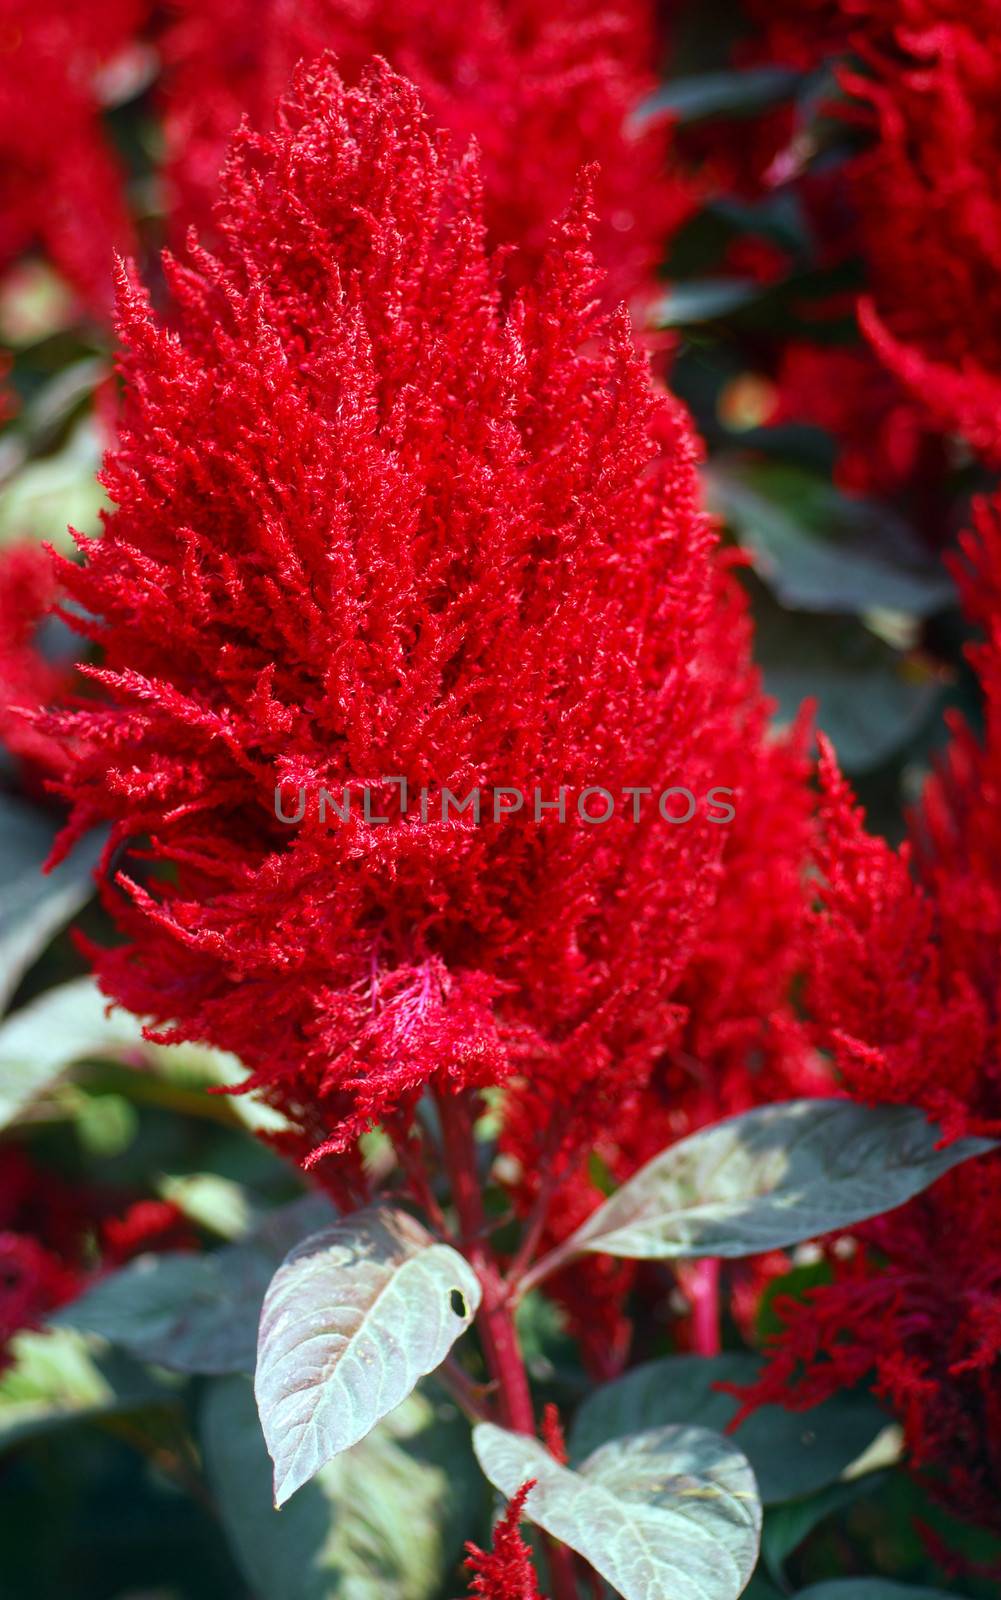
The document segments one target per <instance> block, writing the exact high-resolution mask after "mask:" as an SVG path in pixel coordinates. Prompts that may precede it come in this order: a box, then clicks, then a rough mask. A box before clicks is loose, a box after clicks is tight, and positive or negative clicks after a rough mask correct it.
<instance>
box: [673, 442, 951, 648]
mask: <svg viewBox="0 0 1001 1600" xmlns="http://www.w3.org/2000/svg"><path fill="white" fill-rule="evenodd" d="M704 481H705V484H706V489H707V492H708V496H709V501H710V504H711V506H712V508H713V509H714V510H715V511H716V512H717V513H718V514H720V515H721V516H723V517H724V518H725V519H726V521H727V523H728V524H729V525H730V527H731V528H733V529H734V531H735V532H736V533H737V534H738V535H739V537H740V541H741V543H742V544H743V545H744V546H745V547H746V548H747V549H748V550H749V551H750V552H751V555H752V557H753V559H754V565H755V570H756V571H757V573H758V576H759V577H760V578H762V579H763V580H764V582H765V583H767V584H768V586H769V588H770V589H771V590H772V592H773V594H774V595H775V596H776V598H777V599H778V600H779V601H780V602H781V603H782V604H783V605H785V606H789V607H791V608H792V609H794V610H800V611H822V612H828V613H831V612H847V613H850V614H851V615H856V614H860V613H864V612H867V611H873V610H875V609H876V608H881V609H884V610H887V611H900V612H904V613H906V614H907V615H909V616H914V617H926V616H929V615H930V614H931V613H932V612H935V611H939V610H941V609H942V608H943V607H944V606H947V605H949V604H950V603H952V602H954V600H955V586H954V584H953V583H952V582H951V580H950V578H949V576H948V574H947V573H946V572H945V571H944V570H943V568H942V566H941V563H939V562H935V561H932V560H931V559H930V557H929V555H928V552H927V550H926V549H925V548H924V547H923V546H922V545H920V544H919V543H918V541H917V540H916V539H915V537H914V535H913V533H912V532H911V531H910V529H909V528H908V527H907V526H906V524H904V523H902V522H901V520H900V519H899V518H898V517H897V516H896V514H895V513H894V512H893V511H892V510H890V509H889V508H888V507H886V506H881V505H877V504H875V503H874V502H873V501H870V500H865V499H862V498H859V497H856V496H853V495H847V494H843V493H842V492H841V491H840V490H839V489H837V488H835V486H834V485H833V484H831V483H829V482H827V480H826V479H823V478H820V477H817V476H816V475H815V474H813V473H810V472H806V471H804V470H803V469H802V468H798V467H792V466H788V465H776V464H774V463H768V462H751V463H735V462H730V463H728V464H725V465H723V464H720V463H716V464H714V465H713V467H712V468H710V469H708V470H707V471H706V473H705V478H704Z"/></svg>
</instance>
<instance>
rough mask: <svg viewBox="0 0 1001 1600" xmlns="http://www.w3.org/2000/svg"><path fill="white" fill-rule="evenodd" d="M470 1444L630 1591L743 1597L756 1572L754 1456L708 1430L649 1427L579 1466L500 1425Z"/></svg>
mask: <svg viewBox="0 0 1001 1600" xmlns="http://www.w3.org/2000/svg"><path fill="white" fill-rule="evenodd" d="M473 1448H474V1449H475V1451H476V1455H477V1459H478V1460H479V1463H480V1466H481V1467H482V1468H483V1471H484V1473H485V1474H486V1476H487V1478H489V1480H490V1482H491V1483H492V1484H493V1485H494V1486H495V1488H498V1489H500V1491H501V1493H502V1494H505V1495H507V1496H508V1497H510V1496H511V1495H513V1494H514V1493H515V1492H516V1490H517V1489H518V1488H519V1487H520V1486H521V1485H522V1484H524V1483H526V1482H527V1481H528V1480H529V1479H533V1478H534V1479H535V1487H534V1488H533V1489H532V1490H531V1492H530V1493H529V1495H528V1498H527V1500H526V1502H525V1516H526V1517H527V1518H528V1519H529V1521H531V1522H534V1523H535V1524H536V1525H537V1526H538V1527H540V1528H542V1529H543V1530H544V1531H545V1532H546V1533H548V1534H551V1535H552V1537H553V1538H554V1539H559V1540H560V1541H561V1542H562V1543H563V1544H565V1545H569V1547H570V1549H571V1550H576V1551H577V1553H578V1554H579V1555H582V1556H583V1557H584V1558H585V1560H586V1561H589V1562H590V1563H591V1565H592V1567H594V1569H595V1570H596V1571H597V1572H598V1573H600V1575H601V1576H602V1577H603V1578H604V1579H605V1580H606V1581H607V1582H608V1583H610V1584H611V1585H612V1588H613V1589H615V1590H616V1592H617V1593H618V1594H620V1595H622V1596H623V1597H624V1600H664V1597H665V1596H668V1595H669V1596H670V1597H671V1600H736V1596H737V1595H739V1594H740V1593H741V1591H742V1590H743V1589H744V1587H745V1586H746V1584H747V1582H748V1579H749V1578H750V1576H751V1573H752V1571H753V1570H754V1563H755V1559H756V1556H757V1552H758V1539H759V1536H760V1531H761V1504H760V1501H759V1500H758V1494H757V1489H756V1487H755V1482H754V1474H753V1473H752V1471H751V1469H750V1467H749V1466H748V1463H747V1461H746V1460H745V1459H744V1457H743V1455H742V1454H741V1453H740V1451H739V1450H738V1449H737V1448H736V1447H735V1446H734V1445H733V1444H732V1443H731V1442H730V1441H728V1440H725V1439H721V1438H720V1437H719V1435H718V1434H714V1433H709V1432H707V1431H706V1430H705V1429H704V1428H676V1427H667V1428H651V1429H648V1430H645V1431H644V1432H642V1433H635V1434H630V1435H629V1436H628V1437H626V1438H623V1439H617V1440H614V1441H613V1442H612V1443H610V1444H606V1445H602V1446H601V1448H600V1449H598V1450H596V1451H595V1452H594V1453H593V1454H592V1455H590V1456H588V1457H587V1459H586V1460H585V1461H584V1462H583V1463H582V1464H581V1465H580V1467H579V1468H578V1469H577V1470H576V1471H572V1470H571V1469H570V1468H568V1467H563V1466H561V1465H560V1464H559V1463H558V1462H557V1461H556V1460H555V1459H554V1458H553V1457H552V1456H551V1455H550V1454H549V1451H548V1450H547V1449H546V1448H545V1446H544V1445H542V1444H540V1443H539V1442H538V1440H536V1439H531V1438H528V1437H527V1436H526V1435H524V1434H517V1433H509V1432H508V1431H507V1430H506V1429H504V1428H498V1427H495V1426H494V1424H493V1423H489V1422H485V1423H481V1424H480V1425H479V1426H478V1427H477V1428H476V1429H474V1432H473Z"/></svg>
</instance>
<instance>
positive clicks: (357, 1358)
mask: <svg viewBox="0 0 1001 1600" xmlns="http://www.w3.org/2000/svg"><path fill="white" fill-rule="evenodd" d="M479 1302H480V1285H479V1280H478V1279H477V1277H476V1274H475V1273H474V1271H473V1269H472V1268H471V1267H470V1265H469V1263H468V1262H467V1261H466V1260H465V1259H464V1257H462V1256H461V1255H459V1253H458V1251H456V1250H453V1249H451V1248H450V1247H449V1246H448V1245H445V1244H439V1243H437V1242H436V1241H435V1240H434V1239H433V1238H432V1237H431V1235H430V1234H429V1233H427V1231H426V1230H425V1229H424V1228H422V1227H421V1225H420V1224H419V1223H417V1222H415V1221H414V1219H413V1218H412V1217H410V1216H409V1215H408V1214H407V1213H406V1212H403V1211H394V1210H390V1209H389V1208H388V1207H374V1208H371V1209H369V1210H365V1211H359V1212H356V1213H355V1214H354V1215H353V1216H350V1217H346V1218H345V1219H344V1220H343V1221H342V1222H339V1223H336V1224H335V1225H334V1226H333V1227H331V1228H327V1229H325V1230H324V1231H323V1232H322V1233H318V1234H315V1235H314V1236H313V1237H312V1238H310V1239H307V1240H305V1241H304V1243H303V1244H301V1245H299V1246H298V1247H297V1248H296V1249H295V1250H293V1251H292V1252H291V1254H290V1255H289V1256H288V1258H287V1259H286V1261H285V1263H284V1265H283V1266H282V1267H281V1268H280V1269H279V1271H278V1272H277V1273H276V1274H275V1277H274V1279H273V1281H272V1283H271V1286H270V1288H269V1289H268V1292H267V1295H266V1297H265V1301H264V1310H263V1312H262V1314H261V1327H260V1337H259V1342H258V1355H257V1377H256V1383H255V1388H256V1393H257V1406H258V1411H259V1413H260V1418H261V1426H262V1428H263V1430H264V1437H265V1440H266V1441H267V1446H268V1451H269V1454H270V1456H271V1459H272V1461H273V1462H274V1464H275V1504H276V1506H281V1505H283V1504H284V1502H285V1501H286V1500H287V1499H288V1498H289V1496H290V1495H292V1494H294V1493H295V1491H296V1489H298V1488H300V1487H301V1485H302V1484H304V1483H307V1482H308V1481H309V1479H310V1478H312V1477H315V1475H316V1473H317V1472H319V1470H320V1468H321V1467H322V1466H324V1464H325V1463H326V1462H328V1461H329V1460H330V1459H331V1458H332V1457H333V1456H335V1455H337V1454H338V1452H339V1451H341V1450H347V1449H349V1448H350V1447H351V1445H353V1444H356V1443H357V1442H358V1440H359V1439H363V1438H364V1437H365V1435H366V1434H367V1433H368V1432H369V1431H370V1430H371V1429H372V1428H373V1427H374V1426H375V1424H376V1423H377V1422H379V1421H380V1420H381V1418H382V1417H384V1416H386V1415H388V1413H389V1412H390V1411H392V1410H393V1409H394V1408H395V1407H396V1406H398V1405H399V1404H400V1403H401V1402H402V1401H403V1400H405V1399H406V1397H407V1395H408V1394H410V1393H411V1391H412V1390H413V1389H414V1387H415V1385H416V1384H417V1382H418V1380H419V1379H420V1378H422V1377H424V1376H425V1374H426V1373H429V1372H433V1371H434V1369H435V1367H437V1366H439V1365H440V1364H441V1362H442V1361H443V1360H444V1359H445V1357H446V1355H447V1354H448V1352H449V1350H450V1349H451V1347H452V1345H453V1344H454V1343H455V1341H456V1339H457V1338H458V1337H459V1335H460V1334H461V1333H463V1332H464V1331H465V1329H466V1328H467V1327H468V1326H469V1324H470V1322H471V1321H472V1319H473V1316H474V1314H475V1312H476V1309H477V1306H478V1305H479Z"/></svg>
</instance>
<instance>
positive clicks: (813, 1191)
mask: <svg viewBox="0 0 1001 1600" xmlns="http://www.w3.org/2000/svg"><path fill="white" fill-rule="evenodd" d="M940 1137H941V1136H940V1133H939V1131H938V1129H937V1128H936V1127H935V1126H934V1125H933V1124H931V1123H929V1122H928V1121H927V1120H926V1118H925V1116H924V1113H923V1112H921V1111H918V1110H915V1109H913V1108H912V1107H908V1106H878V1107H872V1106H862V1105H856V1104H855V1103H853V1102H852V1101H850V1100H791V1101H788V1102H785V1103H783V1104H780V1105H770V1106H760V1107H758V1108H757V1109H756V1110H754V1111H746V1112H744V1113H742V1114H741V1115H740V1116H736V1117H727V1118H726V1119H725V1120H724V1121H722V1122H717V1123H715V1124H714V1125H713V1126H712V1127H708V1128H702V1129H700V1131H699V1132H698V1133H694V1134H691V1135H690V1136H689V1137H688V1138H687V1139H681V1140H679V1142H678V1143H677V1144H674V1145H671V1146H669V1148H668V1149H667V1150H665V1151H663V1152H662V1153H661V1154H660V1155H659V1156H655V1157H654V1159H653V1160H652V1161H650V1162H648V1163H647V1165H646V1166H645V1167H643V1168H642V1169H641V1170H640V1171H639V1172H638V1173H637V1174H636V1176H635V1177H633V1178H630V1180H629V1182H628V1183H625V1184H623V1186H622V1188H621V1189H620V1190H619V1191H618V1193H617V1194H614V1195H613V1196H612V1198H611V1199H610V1200H606V1201H605V1203H604V1205H601V1206H599V1207H598V1210H597V1211H595V1212H594V1213H593V1214H592V1215H591V1216H590V1217H588V1219H587V1221H586V1222H585V1223H584V1224H583V1226H582V1227H580V1228H578V1229H577V1232H576V1233H575V1234H573V1235H572V1236H571V1238H570V1239H568V1240H567V1242H566V1244H564V1245H562V1246H561V1247H560V1249H559V1251H558V1252H554V1255H553V1256H550V1257H549V1258H547V1260H546V1267H547V1271H551V1270H553V1268H554V1266H555V1265H556V1257H557V1256H558V1257H559V1259H560V1260H561V1261H563V1260H569V1259H570V1258H571V1257H573V1256H575V1255H579V1254H580V1253H581V1252H582V1251H594V1252H597V1253H599V1254H602V1255H613V1256H627V1257H630V1258H632V1259H634V1260H650V1261H660V1260H672V1259H673V1260H686V1259H691V1258H693V1257H699V1256H727V1257H731V1256H750V1255H759V1254H761V1253H762V1252H764V1251H766V1250H781V1249H784V1248H785V1247H787V1246H788V1245H793V1244H799V1243H801V1242H802V1241H803V1240H806V1239H816V1238H818V1237H820V1236H821V1235H823V1234H825V1233H831V1232H833V1231H834V1230H835V1229H837V1228H847V1227H850V1226H851V1225H852V1224H853V1223H855V1222H862V1221H863V1220H864V1219H865V1218H866V1217H872V1216H877V1215H879V1214H880V1213H881V1212H884V1211H891V1210H893V1208H894V1207H895V1206H899V1205H903V1203H904V1201H905V1200H909V1199H910V1198H911V1197H912V1195H915V1194H918V1193H920V1191H921V1190H922V1189H925V1188H927V1186H928V1185H929V1184H930V1183H933V1182H934V1181H935V1179H936V1178H940V1177H941V1176H942V1174H943V1173H944V1172H948V1171H949V1169H950V1168H951V1167H954V1166H956V1165H958V1163H959V1162H961V1161H966V1160H967V1159H968V1158H969V1157H970V1156H974V1155H981V1154H983V1153H984V1152H985V1151H987V1150H991V1149H993V1148H994V1147H995V1146H994V1143H993V1141H991V1140H989V1139H962V1140H958V1141H957V1142H956V1143H955V1144H951V1145H949V1146H948V1147H947V1148H945V1149H938V1148H936V1142H937V1140H938V1139H939V1138H940ZM530 1276H531V1275H530ZM526 1281H527V1280H526Z"/></svg>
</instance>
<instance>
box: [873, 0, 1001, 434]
mask: <svg viewBox="0 0 1001 1600" xmlns="http://www.w3.org/2000/svg"><path fill="white" fill-rule="evenodd" d="M893 11H894V12H895V15H894V16H893V24H894V25H893V27H892V29H890V30H888V33H889V36H888V38H887V42H886V47H885V48H881V45H880V41H879V40H878V37H877V40H876V42H875V43H873V44H871V45H868V46H865V45H864V43H863V45H862V47H863V48H864V49H865V66H866V71H865V73H864V74H862V73H857V74H853V75H851V76H850V77H848V78H846V85H847V86H848V87H850V88H851V89H852V90H854V91H855V92H856V93H857V94H858V95H859V96H860V97H861V98H862V99H863V101H864V102H865V103H866V104H868V105H869V106H870V107H871V108H872V112H873V114H874V116H875V119H876V123H877V132H876V137H875V139H874V141H873V143H872V146H871V148H870V150H869V151H868V153H867V154H866V155H865V156H864V157H863V158H862V159H860V160H859V162H858V163H856V167H855V171H854V173H853V180H852V181H853V188H854V192H855V199H856V204H857V206H858V208H859V212H860V217H861V233H862V243H863V249H864V253H865V256H866V258H867V264H868V269H869V277H870V282H871V286H872V299H871V302H870V303H869V304H868V305H867V307H866V311H865V326H866V330H867V332H868V333H869V335H870V337H871V338H872V340H873V343H874V344H875V346H876V348H877V350H878V351H879V354H880V355H881V357H882V358H883V359H884V360H885V361H886V362H887V364H888V365H889V366H891V368H892V369H893V370H894V371H895V372H896V373H897V374H898V376H899V377H900V378H901V379H902V380H903V381H904V382H905V383H906V384H907V385H908V386H909V387H910V388H911V390H912V391H913V393H914V394H915V396H916V397H917V398H918V399H919V400H920V401H922V402H923V403H924V404H926V405H927V406H928V407H929V411H930V413H931V415H933V416H934V417H935V419H936V421H937V422H938V423H939V425H940V426H943V427H946V428H950V429H952V430H954V431H957V432H962V433H964V434H965V435H966V436H967V437H968V438H969V439H970V441H971V443H973V444H974V445H975V446H976V448H978V449H979V450H982V451H984V452H985V453H986V454H987V455H988V456H989V457H990V458H991V459H992V460H994V461H997V460H1001V425H999V423H998V415H999V412H1001V197H999V195H998V192H997V184H996V172H997V164H998V157H999V154H1001V37H999V34H998V28H997V10H996V7H995V6H994V5H993V4H991V3H989V0H988V3H983V4H979V5H973V6H967V5H964V6H962V7H960V6H957V5H956V4H955V3H953V0H948V3H944V0H922V3H920V4H917V3H911V4H907V5H903V4H902V5H900V6H899V7H895V8H893ZM930 216H934V218H935V226H934V227H933V228H932V227H929V226H928V219H929V217H930Z"/></svg>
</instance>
